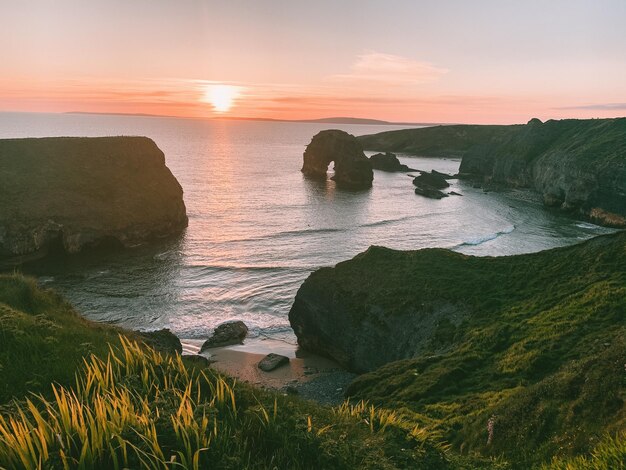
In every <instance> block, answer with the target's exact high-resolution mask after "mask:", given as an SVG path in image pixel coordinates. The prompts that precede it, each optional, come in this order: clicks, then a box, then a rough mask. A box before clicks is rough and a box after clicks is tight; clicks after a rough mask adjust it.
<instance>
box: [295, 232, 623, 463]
mask: <svg viewBox="0 0 626 470" xmlns="http://www.w3.org/2000/svg"><path fill="white" fill-rule="evenodd" d="M624 266H626V232H620V233H617V234H614V235H609V236H603V237H598V238H595V239H592V240H589V241H587V242H585V243H582V244H579V245H575V246H571V247H565V248H558V249H553V250H548V251H544V252H539V253H533V254H526V255H519V256H508V257H472V256H466V255H462V254H459V253H455V252H451V251H447V250H442V249H426V250H419V251H408V252H401V251H395V250H390V249H386V248H380V247H371V248H370V249H368V250H367V251H366V252H364V253H361V254H359V255H357V256H356V257H355V258H353V259H352V260H349V261H346V262H343V263H339V264H338V265H337V266H336V267H334V268H322V269H320V270H318V271H316V272H314V273H313V274H311V275H310V276H309V278H308V279H307V280H306V281H305V282H304V284H303V285H302V286H301V287H300V289H299V290H298V293H297V295H296V299H295V301H294V304H293V306H292V308H291V311H290V313H289V320H290V322H291V325H292V327H293V329H294V331H295V333H296V335H297V337H298V343H299V344H300V346H301V347H303V348H304V349H307V350H310V351H313V352H316V353H319V354H323V355H326V356H330V357H332V358H334V359H336V360H337V361H339V362H340V363H341V364H343V365H344V366H346V367H348V368H349V369H351V370H353V371H357V372H368V371H369V373H366V374H364V375H362V376H360V377H358V378H357V379H356V380H355V382H354V383H353V384H352V385H351V386H350V388H349V390H348V394H349V395H351V396H352V397H354V398H359V399H368V400H370V401H372V402H373V403H375V404H378V405H383V406H387V407H392V408H408V409H410V410H412V412H414V413H417V414H419V415H423V416H424V417H425V418H424V419H425V420H426V421H427V422H432V420H434V422H437V423H439V424H440V425H441V427H442V429H443V430H444V431H445V433H446V438H447V439H448V440H449V441H450V442H452V443H454V444H455V445H457V446H458V448H461V449H463V448H464V449H465V451H466V452H467V451H471V449H472V448H474V449H477V450H479V451H481V452H487V453H492V452H493V453H495V454H498V453H499V452H505V453H506V454H507V455H508V456H509V457H511V458H513V457H515V459H522V458H533V456H532V454H533V453H534V452H539V451H540V454H541V455H543V456H544V457H545V455H553V454H552V453H553V452H556V451H558V450H559V446H563V448H565V449H568V452H569V451H571V450H574V449H575V450H577V451H580V450H581V449H587V448H588V446H589V444H590V441H589V436H592V435H596V434H598V435H599V434H602V433H604V432H607V431H614V430H617V429H619V428H620V423H623V422H624V419H625V407H624V402H625V399H624V395H623V390H621V388H620V383H621V377H622V376H623V373H624V371H623V360H622V359H623V357H624V355H626V343H625V334H626V324H625V323H624V311H626V288H625V286H626V271H625V270H624ZM620 358H622V359H620ZM492 415H493V416H495V418H494V420H496V423H495V437H494V438H493V442H492V443H491V444H490V445H486V441H487V434H486V431H485V430H486V428H487V425H488V421H489V420H490V419H491V416H492ZM517 452H524V453H525V454H524V455H517V454H516V453H517ZM538 455H539V454H538ZM522 468H524V467H523V465H522ZM525 468H529V467H525Z"/></svg>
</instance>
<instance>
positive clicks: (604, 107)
mask: <svg viewBox="0 0 626 470" xmlns="http://www.w3.org/2000/svg"><path fill="white" fill-rule="evenodd" d="M554 109H588V110H598V111H621V110H626V103H596V104H583V105H577V106H561V107H558V108H554Z"/></svg>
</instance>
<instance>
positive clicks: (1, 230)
mask: <svg viewBox="0 0 626 470" xmlns="http://www.w3.org/2000/svg"><path fill="white" fill-rule="evenodd" d="M0 181H1V182H2V183H1V184H0V257H5V258H6V257H14V256H20V255H36V254H45V252H46V251H48V250H51V249H60V250H64V251H66V252H68V253H76V252H79V251H81V250H83V249H84V248H86V247H94V246H101V245H105V246H124V247H130V246H135V245H138V244H143V243H145V242H148V241H150V240H153V239H157V238H163V237H168V236H171V235H174V234H178V233H180V232H181V231H182V230H183V229H184V228H185V227H186V226H187V215H186V211H185V204H184V202H183V190H182V188H181V187H180V185H179V184H178V181H177V180H176V178H175V177H174V176H173V175H172V173H171V172H170V170H169V169H168V168H167V167H166V166H165V157H164V155H163V152H161V150H159V148H158V147H157V146H156V144H155V143H154V142H153V141H152V140H150V139H148V138H146V137H98V138H73V137H58V138H57V137H54V138H43V139H3V140H0Z"/></svg>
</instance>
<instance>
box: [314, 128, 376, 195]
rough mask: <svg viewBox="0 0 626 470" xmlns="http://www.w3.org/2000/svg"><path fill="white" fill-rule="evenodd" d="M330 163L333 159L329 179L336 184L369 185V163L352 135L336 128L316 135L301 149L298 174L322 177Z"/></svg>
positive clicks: (358, 186)
mask: <svg viewBox="0 0 626 470" xmlns="http://www.w3.org/2000/svg"><path fill="white" fill-rule="evenodd" d="M330 162H335V175H334V176H333V177H332V179H333V180H334V181H335V182H336V183H337V186H339V187H345V188H352V189H364V188H370V187H371V186H372V180H373V179H374V173H373V171H372V164H371V162H370V160H369V159H368V158H367V157H366V156H365V154H364V153H363V148H362V147H361V144H359V142H358V141H357V140H356V138H355V137H354V136H353V135H351V134H348V133H347V132H344V131H340V130H336V129H331V130H325V131H321V132H319V133H318V134H316V135H315V136H314V137H313V139H312V140H311V143H309V145H307V147H306V150H305V151H304V164H303V166H302V173H304V174H305V175H306V176H308V177H312V178H320V179H325V178H326V170H327V169H328V165H329V164H330Z"/></svg>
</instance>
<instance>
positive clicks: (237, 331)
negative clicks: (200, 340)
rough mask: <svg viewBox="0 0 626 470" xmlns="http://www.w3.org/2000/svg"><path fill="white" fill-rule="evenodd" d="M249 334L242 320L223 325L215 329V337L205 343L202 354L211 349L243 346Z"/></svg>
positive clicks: (201, 349)
mask: <svg viewBox="0 0 626 470" xmlns="http://www.w3.org/2000/svg"><path fill="white" fill-rule="evenodd" d="M247 334H248V327H247V326H246V324H245V323H244V322H242V321H240V320H237V321H231V322H227V323H222V324H221V325H219V326H218V327H217V328H215V331H213V335H212V336H211V337H210V338H209V339H207V340H206V341H205V342H204V344H203V345H202V347H201V348H200V352H204V351H206V350H207V349H211V348H219V347H222V346H230V345H232V344H242V343H243V340H244V339H245V337H246V336H247Z"/></svg>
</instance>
